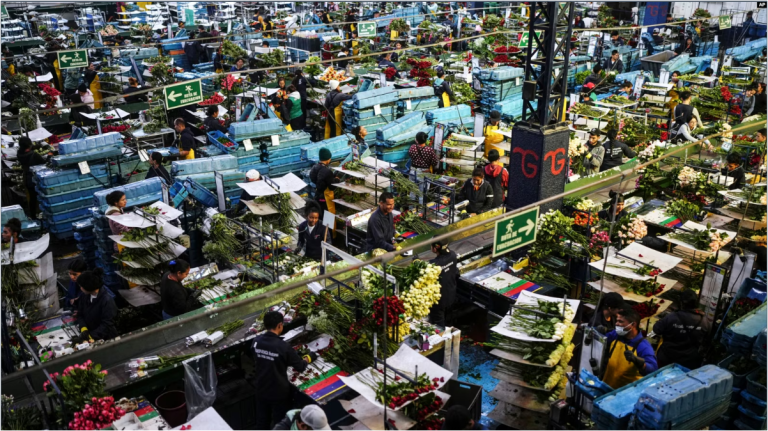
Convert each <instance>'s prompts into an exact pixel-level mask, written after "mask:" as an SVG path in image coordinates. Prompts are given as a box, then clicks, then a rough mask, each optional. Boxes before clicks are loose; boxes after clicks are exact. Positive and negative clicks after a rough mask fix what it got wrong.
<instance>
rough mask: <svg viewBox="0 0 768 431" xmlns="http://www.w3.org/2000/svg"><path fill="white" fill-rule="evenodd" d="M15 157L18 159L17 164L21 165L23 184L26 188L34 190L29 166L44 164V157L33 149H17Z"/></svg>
mask: <svg viewBox="0 0 768 431" xmlns="http://www.w3.org/2000/svg"><path fill="white" fill-rule="evenodd" d="M16 157H17V158H18V159H19V164H20V165H21V172H22V175H23V178H24V185H25V186H27V188H29V189H30V190H32V191H34V187H35V184H34V182H33V181H32V177H33V176H34V175H32V171H31V170H30V168H31V167H32V166H38V165H44V164H45V159H44V158H43V156H41V155H40V154H37V152H36V151H35V150H33V149H30V150H29V151H27V152H26V153H22V152H21V151H19V153H18V154H17V155H16Z"/></svg>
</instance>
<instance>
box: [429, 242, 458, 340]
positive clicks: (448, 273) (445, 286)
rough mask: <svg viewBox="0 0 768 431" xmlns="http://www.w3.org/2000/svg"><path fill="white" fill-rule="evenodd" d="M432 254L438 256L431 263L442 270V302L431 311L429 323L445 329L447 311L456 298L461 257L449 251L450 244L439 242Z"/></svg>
mask: <svg viewBox="0 0 768 431" xmlns="http://www.w3.org/2000/svg"><path fill="white" fill-rule="evenodd" d="M432 253H435V254H436V255H437V256H436V257H435V258H434V259H432V260H430V261H429V263H431V264H432V265H437V266H439V267H440V268H441V270H442V271H441V272H440V300H439V301H438V302H437V304H435V305H433V306H432V309H431V310H430V311H429V322H430V323H432V324H433V325H438V326H442V327H445V310H446V309H448V308H449V307H450V306H451V305H453V301H454V299H455V298H456V278H458V275H459V268H458V266H457V263H458V260H459V257H458V256H457V255H456V252H454V251H452V250H449V249H448V244H446V243H443V242H440V241H437V242H433V243H432Z"/></svg>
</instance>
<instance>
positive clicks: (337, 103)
mask: <svg viewBox="0 0 768 431" xmlns="http://www.w3.org/2000/svg"><path fill="white" fill-rule="evenodd" d="M328 85H329V87H330V88H331V91H329V92H328V94H326V95H325V103H324V104H323V105H324V106H325V109H326V111H327V112H326V114H327V116H326V117H325V139H330V138H333V137H336V136H341V134H342V133H343V132H342V123H343V119H342V117H343V116H344V111H343V110H342V108H341V104H342V103H344V101H345V100H349V99H351V98H352V95H350V94H344V93H342V92H341V91H340V90H339V81H337V80H335V79H334V80H331V81H330V82H329V83H328Z"/></svg>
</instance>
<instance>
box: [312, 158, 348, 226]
mask: <svg viewBox="0 0 768 431" xmlns="http://www.w3.org/2000/svg"><path fill="white" fill-rule="evenodd" d="M332 157H333V156H332V154H331V150H329V149H327V148H325V147H323V148H321V149H320V157H319V158H320V162H318V163H317V164H316V165H315V166H313V167H312V170H311V171H309V179H310V180H311V181H312V182H313V183H315V200H316V201H318V202H320V205H321V206H322V207H323V210H324V211H330V212H331V213H333V214H336V205H335V204H334V203H333V199H334V194H333V184H337V183H340V182H341V180H340V179H339V177H338V176H337V175H336V174H334V173H333V171H332V170H331V168H329V167H328V165H330V164H331V158H332Z"/></svg>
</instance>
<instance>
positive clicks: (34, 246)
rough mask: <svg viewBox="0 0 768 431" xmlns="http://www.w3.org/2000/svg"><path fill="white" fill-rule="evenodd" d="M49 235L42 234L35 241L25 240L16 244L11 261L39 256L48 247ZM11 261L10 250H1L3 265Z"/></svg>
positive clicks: (24, 260) (26, 259)
mask: <svg viewBox="0 0 768 431" xmlns="http://www.w3.org/2000/svg"><path fill="white" fill-rule="evenodd" d="M50 240H51V237H50V235H48V234H45V235H43V236H42V237H40V239H38V240H37V241H26V242H21V243H18V244H16V249H15V250H14V254H13V263H21V262H27V261H30V260H34V259H37V258H38V257H40V256H41V255H42V254H43V253H44V252H45V250H47V249H48V244H49V243H50ZM10 263H11V250H10V249H6V250H3V262H2V264H3V265H7V264H10Z"/></svg>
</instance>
